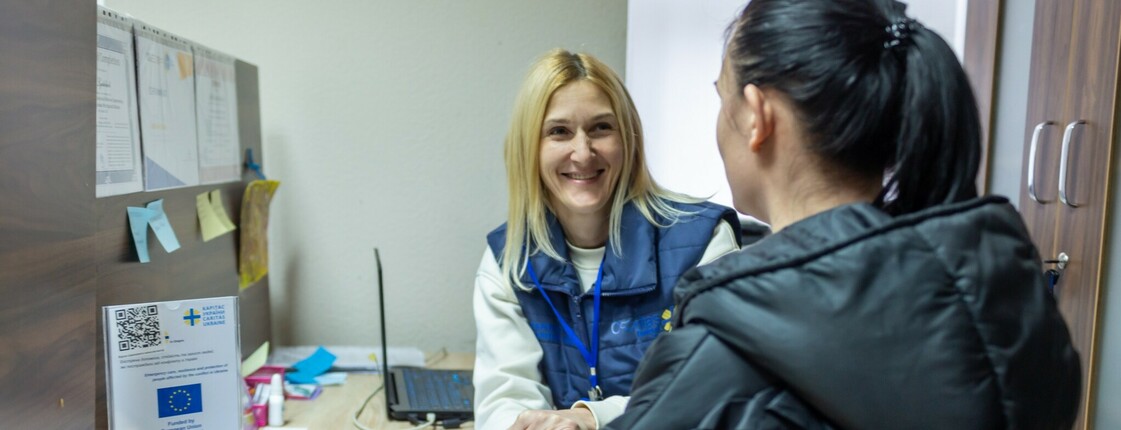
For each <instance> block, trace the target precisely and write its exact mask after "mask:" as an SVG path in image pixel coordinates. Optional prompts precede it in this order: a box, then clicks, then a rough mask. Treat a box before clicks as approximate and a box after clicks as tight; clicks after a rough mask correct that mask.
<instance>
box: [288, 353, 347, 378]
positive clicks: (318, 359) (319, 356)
mask: <svg viewBox="0 0 1121 430" xmlns="http://www.w3.org/2000/svg"><path fill="white" fill-rule="evenodd" d="M334 363H335V355H334V354H331V353H330V352H328V351H327V349H326V348H323V347H322V346H321V347H319V348H318V349H316V350H315V352H314V353H312V354H311V355H310V356H308V358H305V359H303V360H300V361H299V362H298V363H296V364H293V365H292V367H293V368H294V369H296V371H295V372H288V373H286V374H285V375H284V378H285V379H287V380H288V381H289V382H293V383H297V384H314V383H316V382H315V377H316V376H319V375H322V374H323V372H326V371H327V369H330V368H331V365H332V364H334Z"/></svg>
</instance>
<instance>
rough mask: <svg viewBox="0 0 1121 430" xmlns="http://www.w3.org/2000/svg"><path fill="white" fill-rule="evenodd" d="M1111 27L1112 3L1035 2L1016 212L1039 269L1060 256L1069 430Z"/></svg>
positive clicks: (1088, 314)
mask: <svg viewBox="0 0 1121 430" xmlns="http://www.w3.org/2000/svg"><path fill="white" fill-rule="evenodd" d="M1119 28H1121V2H1117V1H1114V0H1037V1H1036V9H1035V26H1034V30H1033V33H1034V34H1033V37H1032V54H1031V71H1030V77H1029V95H1028V108H1027V110H1028V115H1027V121H1026V122H1027V127H1026V130H1025V139H1024V141H1025V147H1024V159H1023V166H1024V169H1023V172H1024V173H1023V178H1022V182H1021V183H1022V184H1023V185H1024V186H1023V187H1022V191H1021V194H1020V211H1021V213H1022V214H1023V216H1024V219H1025V221H1026V222H1027V224H1028V229H1029V230H1030V232H1031V235H1032V239H1033V240H1034V242H1035V244H1036V246H1037V247H1038V248H1039V252H1040V254H1042V257H1043V259H1044V260H1057V259H1059V256H1060V255H1061V254H1062V255H1066V256H1067V257H1069V262H1068V263H1066V264H1065V269H1063V271H1062V275H1061V277H1060V278H1059V281H1058V284H1057V286H1056V289H1055V297H1056V299H1057V300H1058V304H1059V308H1060V309H1061V311H1062V313H1063V316H1064V318H1066V321H1067V324H1068V326H1069V327H1070V330H1071V335H1072V337H1073V339H1074V344H1075V347H1076V348H1077V349H1078V353H1079V355H1080V357H1081V360H1082V386H1083V395H1082V402H1081V411H1080V418H1079V421H1078V423H1077V424H1076V426H1075V427H1076V428H1086V427H1087V426H1088V425H1089V424H1090V423H1088V422H1087V417H1090V416H1092V414H1090V411H1091V410H1092V408H1093V407H1094V401H1093V400H1094V396H1093V393H1094V386H1093V383H1094V374H1095V372H1094V370H1095V361H1096V360H1095V355H1096V351H1095V348H1094V346H1095V337H1096V335H1097V333H1096V327H1097V323H1098V304H1099V298H1100V297H1101V292H1102V290H1103V289H1104V285H1103V277H1102V275H1103V271H1102V265H1103V261H1102V257H1103V254H1104V251H1105V250H1104V244H1105V227H1106V221H1107V219H1108V218H1107V213H1106V211H1107V210H1108V208H1109V201H1108V196H1109V193H1108V190H1107V184H1108V183H1109V177H1110V174H1111V172H1110V160H1111V157H1112V156H1113V154H1112V153H1111V151H1112V146H1113V141H1114V139H1115V133H1114V131H1115V129H1116V124H1115V108H1116V102H1117V76H1118V54H1119V52H1121V33H1119ZM1045 266H1046V267H1047V268H1052V267H1055V266H1057V264H1045ZM1041 371H1046V370H1045V369H1041Z"/></svg>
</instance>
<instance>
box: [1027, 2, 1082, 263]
mask: <svg viewBox="0 0 1121 430" xmlns="http://www.w3.org/2000/svg"><path fill="white" fill-rule="evenodd" d="M1073 19H1074V11H1073V9H1072V8H1071V7H1070V3H1069V0H1037V1H1036V3H1035V26H1034V27H1033V28H1034V30H1033V34H1032V52H1031V71H1030V75H1029V77H1028V115H1027V120H1026V127H1027V129H1026V132H1025V134H1024V135H1025V139H1024V145H1025V146H1024V159H1023V164H1022V166H1024V167H1023V175H1022V178H1021V181H1020V183H1021V184H1023V187H1021V191H1020V213H1021V214H1022V215H1023V217H1024V222H1026V223H1027V225H1028V231H1030V232H1031V236H1032V240H1033V241H1034V242H1035V246H1036V247H1038V248H1039V252H1040V254H1042V255H1043V258H1045V259H1046V258H1052V257H1053V254H1054V250H1055V237H1056V234H1057V230H1056V228H1055V220H1056V215H1057V213H1056V205H1058V204H1059V202H1058V200H1059V197H1058V177H1059V155H1060V154H1059V145H1060V138H1061V137H1062V130H1061V127H1062V126H1063V124H1061V123H1060V122H1061V121H1062V120H1063V102H1064V100H1065V98H1066V91H1067V88H1066V82H1067V79H1068V75H1069V73H1070V70H1069V69H1068V67H1067V66H1068V60H1069V59H1070V50H1069V49H1068V47H1069V45H1070V41H1071V27H1072V22H1073Z"/></svg>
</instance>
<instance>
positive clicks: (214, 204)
mask: <svg viewBox="0 0 1121 430" xmlns="http://www.w3.org/2000/svg"><path fill="white" fill-rule="evenodd" d="M210 208H211V209H212V210H213V211H214V215H217V216H218V222H221V223H222V228H223V230H225V231H223V232H222V233H229V232H231V231H234V230H237V226H235V225H234V223H233V221H230V216H229V215H226V205H225V204H224V203H222V190H221V189H217V190H213V191H211V192H210Z"/></svg>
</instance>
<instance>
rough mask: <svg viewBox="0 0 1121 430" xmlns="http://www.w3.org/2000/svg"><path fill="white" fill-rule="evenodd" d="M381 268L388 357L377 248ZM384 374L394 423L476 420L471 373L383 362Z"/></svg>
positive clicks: (384, 353)
mask: <svg viewBox="0 0 1121 430" xmlns="http://www.w3.org/2000/svg"><path fill="white" fill-rule="evenodd" d="M374 260H375V261H376V262H377V268H378V274H377V275H378V308H379V311H380V314H381V356H382V357H383V358H385V357H388V356H389V355H388V347H387V346H386V345H388V342H386V335H385V290H384V289H383V287H382V275H381V255H380V254H379V253H378V249H377V248H374ZM382 375H385V403H386V404H385V410H386V411H387V412H388V413H389V417H390V418H391V419H395V420H411V421H424V420H425V418H426V415H427V414H429V413H433V414H436V420H437V421H444V420H449V419H455V420H462V421H468V420H471V419H473V417H474V407H475V400H474V398H475V388H474V387H473V386H472V385H471V371H470V370H441V369H427V368H422V367H394V368H390V367H389V360H388V359H383V360H382Z"/></svg>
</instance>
